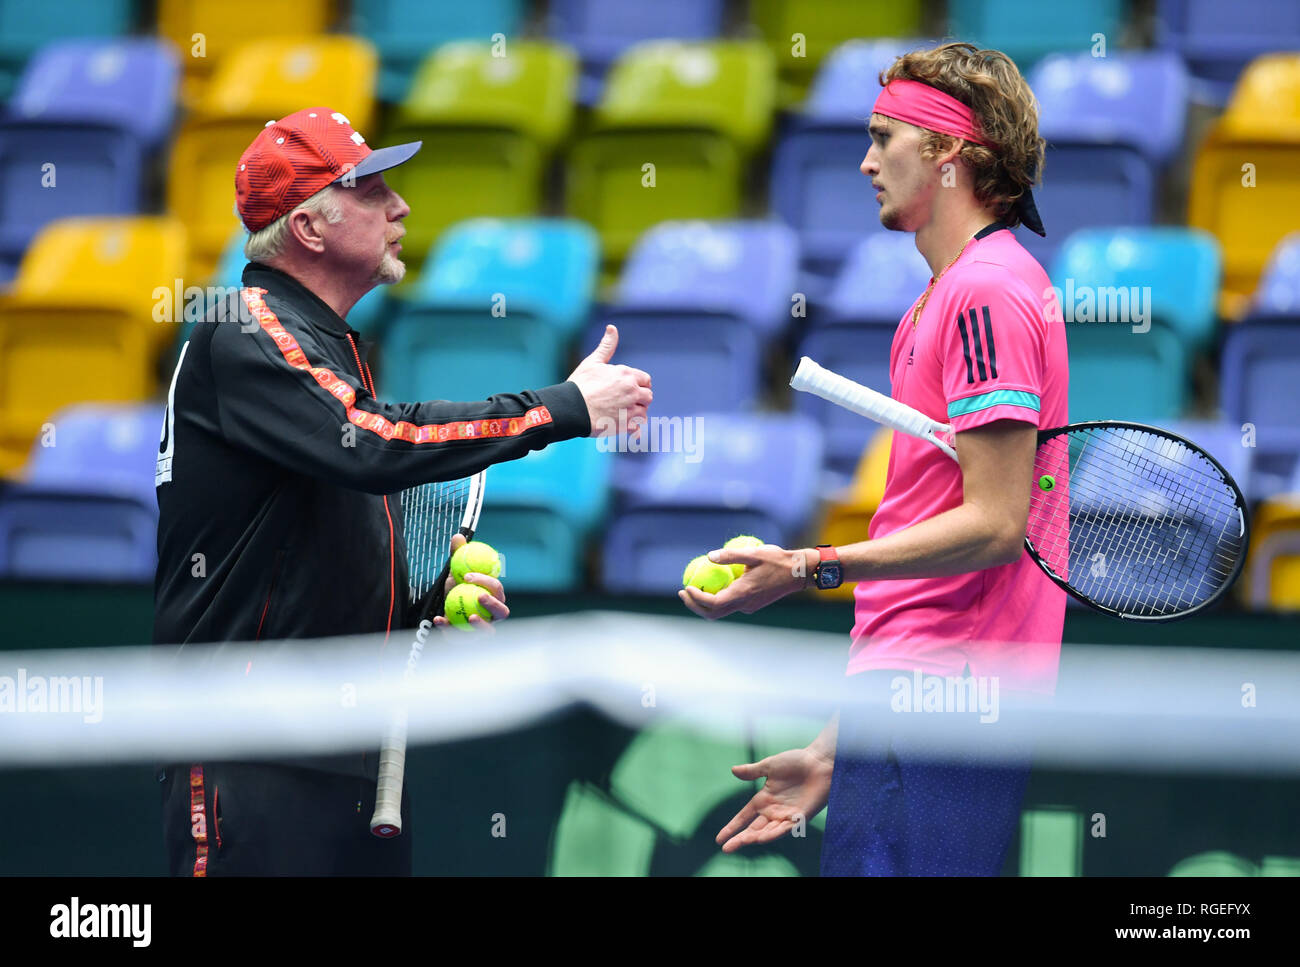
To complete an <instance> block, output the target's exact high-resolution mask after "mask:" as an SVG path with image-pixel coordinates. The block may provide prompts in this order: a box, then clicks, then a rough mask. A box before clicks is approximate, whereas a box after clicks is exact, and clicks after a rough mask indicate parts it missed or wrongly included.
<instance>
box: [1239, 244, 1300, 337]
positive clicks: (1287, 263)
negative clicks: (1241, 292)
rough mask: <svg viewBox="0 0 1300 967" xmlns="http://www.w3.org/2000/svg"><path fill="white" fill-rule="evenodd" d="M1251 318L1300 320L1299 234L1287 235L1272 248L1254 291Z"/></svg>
mask: <svg viewBox="0 0 1300 967" xmlns="http://www.w3.org/2000/svg"><path fill="white" fill-rule="evenodd" d="M1250 317H1251V318H1263V319H1272V318H1283V319H1292V320H1297V321H1300V232H1295V233H1293V234H1291V235H1288V236H1286V238H1284V239H1282V241H1280V242H1278V243H1277V246H1276V247H1275V248H1274V249H1273V254H1272V255H1270V256H1269V260H1268V264H1267V266H1265V268H1264V275H1263V277H1262V278H1261V279H1260V280H1259V287H1258V288H1257V289H1256V290H1255V298H1254V301H1253V302H1252V303H1251V307H1250Z"/></svg>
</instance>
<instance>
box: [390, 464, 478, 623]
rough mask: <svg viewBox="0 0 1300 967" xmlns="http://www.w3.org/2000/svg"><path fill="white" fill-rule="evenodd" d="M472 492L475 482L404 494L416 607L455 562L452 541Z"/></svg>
mask: <svg viewBox="0 0 1300 967" xmlns="http://www.w3.org/2000/svg"><path fill="white" fill-rule="evenodd" d="M470 489H471V482H470V480H468V479H465V480H447V481H442V482H440V483H430V484H423V485H422V486H419V487H412V488H411V489H409V490H404V491H402V496H401V504H402V517H403V531H402V543H403V545H404V547H405V549H406V579H407V591H408V594H409V595H410V601H411V603H412V604H415V603H416V602H418V601H420V600H421V599H423V598H424V597H425V596H427V595H428V594H429V592H430V591H432V590H433V589H434V586H435V585H436V584H437V582H438V578H439V577H440V576H441V575H442V573H443V570H444V568H445V567H446V566H447V562H448V561H449V560H450V559H451V539H452V537H454V536H455V535H456V534H457V533H459V532H460V526H461V523H462V521H463V520H464V517H465V508H466V506H467V504H468V502H469V498H470Z"/></svg>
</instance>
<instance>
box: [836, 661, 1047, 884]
mask: <svg viewBox="0 0 1300 967" xmlns="http://www.w3.org/2000/svg"><path fill="white" fill-rule="evenodd" d="M907 674H910V673H908V672H869V673H865V674H862V675H855V676H853V677H854V678H855V679H861V680H862V681H863V685H864V688H872V689H879V688H881V687H882V686H883V685H884V684H885V683H887V682H888V681H889V680H890V679H893V678H894V677H895V676H897V675H907ZM899 714H907V713H899ZM913 714H916V713H913ZM969 721H970V724H971V727H972V728H975V729H979V728H992V727H994V726H989V725H981V724H979V723H978V722H977V721H976V719H975V717H974V716H971V718H970V720H969ZM836 747H837V752H836V756H835V770H834V774H833V778H832V780H831V792H830V801H829V803H828V807H827V814H826V835H825V837H824V839H823V841H822V858H821V875H822V876H998V875H999V874H1000V873H1001V871H1002V864H1003V860H1004V859H1005V856H1006V852H1007V847H1008V846H1009V845H1010V843H1011V840H1012V837H1013V836H1014V835H1015V832H1016V826H1017V824H1018V822H1019V818H1020V804H1021V800H1022V799H1023V798H1024V792H1025V784H1026V782H1027V781H1028V779H1029V770H1030V758H1031V750H1030V749H1028V748H1025V747H1022V748H1021V749H1020V750H1019V752H1018V753H1017V755H1016V756H1015V757H1014V758H1012V759H1007V760H1004V761H1000V762H996V763H990V762H988V761H986V760H982V759H980V758H979V757H978V756H977V755H975V754H973V753H966V754H965V755H953V756H951V757H948V758H946V759H945V760H940V759H938V758H936V756H935V752H934V750H933V747H928V748H926V749H925V751H924V752H923V753H922V752H921V751H920V749H921V747H922V743H921V742H920V741H918V740H917V739H915V738H914V737H911V736H908V735H905V734H897V733H893V734H891V733H884V734H882V732H881V729H880V723H879V719H876V720H875V721H874V723H871V724H868V723H865V722H863V723H859V722H857V721H856V720H855V717H854V714H853V711H852V709H847V708H846V709H844V710H843V711H842V712H841V713H840V726H839V740H838V741H837V743H836ZM850 748H852V749H854V750H856V751H854V752H852V753H850V751H849V750H850ZM839 750H843V751H842V752H841V751H839ZM1020 753H1023V754H1020Z"/></svg>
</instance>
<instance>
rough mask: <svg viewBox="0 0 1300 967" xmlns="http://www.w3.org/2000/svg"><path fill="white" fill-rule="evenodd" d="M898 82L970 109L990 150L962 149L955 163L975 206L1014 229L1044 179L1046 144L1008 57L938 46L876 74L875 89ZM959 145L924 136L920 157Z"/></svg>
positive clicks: (908, 55)
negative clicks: (1023, 204)
mask: <svg viewBox="0 0 1300 967" xmlns="http://www.w3.org/2000/svg"><path fill="white" fill-rule="evenodd" d="M896 78H897V79H899V80H909V81H920V82H921V83H923V84H929V85H930V86H931V87H933V88H936V89H937V90H940V91H942V92H943V93H945V94H947V95H948V96H949V97H954V98H956V99H957V100H959V101H961V103H963V104H965V105H966V106H967V107H969V108H970V109H971V112H972V113H973V114H974V115H975V120H976V123H977V124H978V126H979V128H980V130H981V131H982V132H983V134H984V137H985V139H986V140H987V141H988V142H989V147H987V148H986V147H982V146H981V145H978V144H971V143H970V142H963V143H962V147H961V151H960V153H959V154H958V157H959V158H961V160H962V161H964V162H965V163H966V164H967V165H968V166H969V167H970V169H971V171H972V173H973V174H974V182H975V198H976V200H977V201H979V202H980V204H983V205H989V206H991V207H992V209H993V213H994V214H995V215H996V216H997V217H998V218H999V219H1001V220H1002V221H1004V222H1006V223H1007V225H1009V226H1010V227H1012V228H1014V227H1015V226H1017V225H1019V224H1020V215H1019V213H1018V210H1017V209H1016V207H1015V204H1016V202H1017V201H1019V199H1020V197H1021V196H1022V195H1023V194H1024V193H1025V190H1026V189H1028V188H1032V187H1033V185H1034V184H1035V183H1036V182H1037V181H1039V180H1040V179H1041V177H1042V173H1043V148H1044V145H1045V142H1044V140H1043V139H1042V138H1041V137H1039V135H1038V103H1037V102H1036V101H1035V100H1034V94H1033V92H1032V91H1031V90H1030V89H1029V84H1028V83H1027V82H1026V81H1025V79H1024V78H1023V77H1022V76H1021V74H1020V71H1019V70H1018V69H1017V68H1016V65H1015V63H1014V62H1013V61H1012V60H1011V58H1010V57H1008V56H1007V55H1006V54H1004V53H1002V52H1001V51H998V50H980V49H979V48H977V47H976V46H975V45H974V44H964V43H952V44H943V45H942V46H939V47H935V48H932V49H929V50H914V51H911V52H909V53H906V54H903V55H902V56H901V57H899V58H898V59H897V60H896V61H894V63H893V64H892V65H891V66H890V67H889V69H888V70H885V71H883V72H882V73H881V75H880V83H881V86H884V85H885V84H888V83H889V82H890V81H892V80H894V79H896ZM957 140H958V139H957V138H955V137H953V136H952V135H950V134H940V133H938V132H937V131H928V130H927V131H926V132H925V135H924V136H923V137H922V139H921V156H922V157H934V156H935V155H939V154H942V153H944V152H945V151H947V150H949V149H951V148H952V146H953V144H954V143H955V142H956V141H957Z"/></svg>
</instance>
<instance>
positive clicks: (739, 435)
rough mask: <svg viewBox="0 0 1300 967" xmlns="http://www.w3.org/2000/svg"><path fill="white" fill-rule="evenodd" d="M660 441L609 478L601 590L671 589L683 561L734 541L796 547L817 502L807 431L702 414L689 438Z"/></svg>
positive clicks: (796, 420) (784, 422)
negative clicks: (613, 494) (613, 495)
mask: <svg viewBox="0 0 1300 967" xmlns="http://www.w3.org/2000/svg"><path fill="white" fill-rule="evenodd" d="M660 433H661V436H660V438H659V442H660V445H661V450H660V452H652V453H645V454H628V455H623V456H620V458H619V460H618V463H617V466H616V468H615V478H614V479H615V486H616V488H617V489H618V491H619V493H620V495H621V510H620V512H619V513H618V514H617V515H616V516H615V518H614V519H613V520H612V521H611V522H610V524H609V526H608V529H607V531H606V539H605V548H604V569H603V574H604V578H603V583H604V586H605V588H606V589H608V590H611V591H632V592H646V593H650V592H655V593H658V592H664V591H669V590H671V589H673V588H675V587H680V585H681V574H682V569H683V568H684V567H685V566H686V563H687V561H689V560H690V559H691V558H693V557H695V556H696V555H698V554H703V553H704V552H706V551H708V550H711V549H713V548H715V547H720V546H721V545H722V544H723V543H724V542H725V541H726V540H728V539H729V538H731V537H735V536H736V535H737V534H755V535H757V536H758V537H761V538H763V539H764V540H767V541H770V542H772V543H779V544H782V545H784V546H789V545H790V544H792V543H794V542H796V541H797V540H799V539H800V537H801V536H802V531H803V528H804V527H805V526H806V525H807V523H808V521H809V519H810V518H811V515H812V513H813V512H814V511H815V509H816V503H817V496H818V493H819V489H818V487H819V478H820V470H819V467H820V464H821V451H822V436H821V432H820V430H819V429H818V428H817V426H816V424H815V423H813V422H812V421H811V420H808V419H806V418H804V417H801V416H796V415H788V414H780V415H754V416H740V415H737V414H728V413H707V414H704V415H702V416H700V417H699V418H698V420H697V421H696V422H695V423H694V425H693V434H694V435H691V433H687V432H685V426H684V425H683V427H680V428H678V430H677V433H675V434H674V435H672V436H669V435H667V434H665V433H664V431H663V430H661V431H660ZM666 441H667V443H666ZM652 442H653V441H652Z"/></svg>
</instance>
